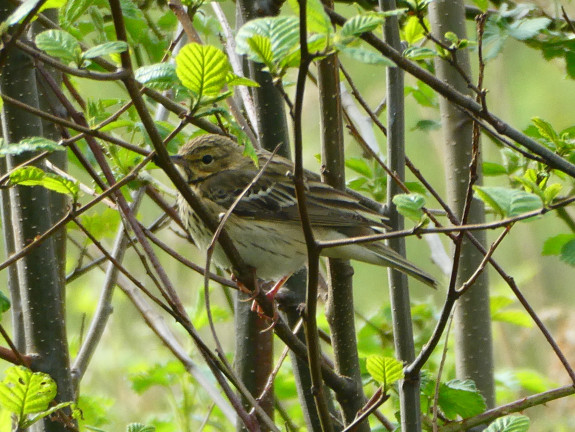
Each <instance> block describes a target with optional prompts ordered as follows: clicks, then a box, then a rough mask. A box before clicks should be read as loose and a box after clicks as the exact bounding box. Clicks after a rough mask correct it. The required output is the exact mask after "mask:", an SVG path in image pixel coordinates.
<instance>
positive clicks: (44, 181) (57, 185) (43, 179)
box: [10, 166, 80, 199]
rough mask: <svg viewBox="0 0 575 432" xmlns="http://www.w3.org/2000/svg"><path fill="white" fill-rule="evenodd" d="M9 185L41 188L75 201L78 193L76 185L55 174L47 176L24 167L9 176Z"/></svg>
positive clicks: (38, 169)
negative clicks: (69, 197) (64, 195)
mask: <svg viewBox="0 0 575 432" xmlns="http://www.w3.org/2000/svg"><path fill="white" fill-rule="evenodd" d="M10 184H12V185H21V186H42V187H45V188H46V189H50V190H52V191H54V192H58V193H61V194H66V195H71V196H72V197H74V199H76V198H77V197H78V194H79V193H80V187H79V186H78V183H76V182H73V181H71V180H68V179H65V178H64V177H62V176H59V175H56V174H49V173H45V172H44V171H42V170H41V169H40V168H37V167H34V166H26V167H22V168H19V169H17V170H15V171H13V172H12V173H11V174H10Z"/></svg>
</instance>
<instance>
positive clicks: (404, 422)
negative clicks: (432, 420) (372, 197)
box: [380, 0, 421, 431]
mask: <svg viewBox="0 0 575 432" xmlns="http://www.w3.org/2000/svg"><path fill="white" fill-rule="evenodd" d="M380 6H381V8H382V10H391V9H395V8H396V4H395V0H380ZM384 38H385V41H386V42H387V43H388V44H389V45H391V46H392V47H393V48H394V49H396V50H398V51H401V40H400V38H399V24H398V20H397V17H395V16H393V17H388V18H387V19H386V20H385V24H384ZM387 100H388V103H387V123H388V124H387V158H388V164H389V166H390V168H391V170H392V171H393V172H394V173H395V174H396V175H397V177H398V178H399V179H401V180H404V179H405V117H404V116H405V112H404V110H405V108H404V93H403V71H402V70H401V69H400V68H398V67H388V68H387ZM402 192H403V191H402V190H401V189H400V187H399V185H398V184H397V183H396V182H395V181H394V179H393V177H392V176H388V177H387V206H388V209H389V225H390V226H391V227H392V229H394V230H401V229H403V227H404V223H403V218H402V217H401V216H400V215H399V213H397V210H396V208H395V206H394V205H393V202H392V199H393V197H394V195H396V194H398V193H402ZM388 244H389V246H390V247H391V248H393V249H394V250H396V251H397V252H399V253H400V254H401V255H403V256H405V239H403V238H401V237H399V238H396V239H390V240H389V241H388ZM388 278H389V289H390V300H391V310H392V319H393V334H394V341H395V349H396V352H397V356H398V358H399V360H401V361H403V362H406V363H410V362H412V361H413V359H414V358H415V348H414V342H413V327H412V323H411V304H410V298H409V290H408V282H407V277H406V276H405V275H404V274H403V273H400V272H398V271H396V270H392V269H389V270H388ZM419 385H420V380H419V376H410V377H409V378H406V379H404V380H402V381H400V385H399V398H400V406H401V429H402V430H403V431H420V430H421V419H420V402H419Z"/></svg>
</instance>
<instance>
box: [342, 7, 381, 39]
mask: <svg viewBox="0 0 575 432" xmlns="http://www.w3.org/2000/svg"><path fill="white" fill-rule="evenodd" d="M383 21H384V18H383V17H382V16H381V15H379V14H376V13H367V14H362V15H356V16H354V17H351V18H350V19H348V20H347V21H346V22H345V24H344V25H343V27H342V28H341V36H342V37H344V38H347V37H354V38H355V37H358V36H361V35H362V34H363V33H365V32H370V31H373V30H375V29H376V28H377V27H379V26H380V25H381V24H383Z"/></svg>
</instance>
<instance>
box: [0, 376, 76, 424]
mask: <svg viewBox="0 0 575 432" xmlns="http://www.w3.org/2000/svg"><path fill="white" fill-rule="evenodd" d="M56 393H57V389H56V383H55V382H54V380H53V379H52V378H50V376H49V375H47V374H45V373H42V372H32V371H31V370H30V369H27V368H25V367H24V366H12V367H10V368H8V369H7V370H6V372H5V377H4V380H3V381H2V383H1V384H0V404H2V406H3V407H4V408H6V409H7V410H9V411H10V412H12V413H13V414H14V415H15V417H16V422H17V424H18V428H19V429H26V428H28V427H30V426H31V425H33V424H34V423H36V422H37V421H39V420H41V419H43V418H44V417H46V416H49V415H50V414H52V413H54V412H56V411H58V410H60V409H62V408H65V407H68V406H70V405H71V404H72V402H64V403H59V404H57V405H55V406H52V407H50V408H48V407H49V405H50V402H52V400H53V399H54V397H55V396H56ZM32 414H36V415H35V416H31V415H32Z"/></svg>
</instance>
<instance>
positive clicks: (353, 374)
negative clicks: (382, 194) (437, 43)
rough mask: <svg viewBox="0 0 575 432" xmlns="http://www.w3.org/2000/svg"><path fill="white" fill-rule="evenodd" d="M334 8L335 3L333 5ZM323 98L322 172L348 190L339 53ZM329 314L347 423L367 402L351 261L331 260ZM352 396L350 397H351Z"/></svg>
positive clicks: (324, 73) (322, 86) (332, 59)
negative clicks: (345, 388)
mask: <svg viewBox="0 0 575 432" xmlns="http://www.w3.org/2000/svg"><path fill="white" fill-rule="evenodd" d="M331 6H332V7H333V5H331ZM318 86H319V97H320V116H321V137H322V160H323V168H324V170H323V175H324V179H325V180H326V182H327V183H328V184H329V185H331V186H333V187H335V188H338V189H340V190H345V171H344V169H345V157H344V151H343V119H342V107H341V97H340V95H341V91H340V81H339V67H338V59H337V56H336V55H331V56H329V57H327V58H325V59H323V60H322V61H321V62H320V63H319V65H318ZM328 268H329V284H328V294H329V295H328V300H327V305H326V317H327V319H328V322H329V325H330V329H331V341H332V347H333V352H334V360H335V370H336V372H337V373H338V374H340V375H341V376H346V377H349V378H351V380H353V381H354V383H355V387H356V392H355V394H353V395H352V394H351V393H350V392H346V394H345V395H344V394H341V393H337V394H336V398H337V400H338V402H339V404H340V407H341V410H342V413H343V421H344V424H345V425H348V424H350V423H351V422H352V421H353V420H354V419H355V417H356V415H357V413H358V411H359V410H360V409H361V408H362V407H363V404H364V403H365V395H364V394H363V387H362V382H361V374H360V367H359V356H358V353H357V337H356V334H355V321H354V318H355V315H354V307H353V268H352V267H351V266H350V264H349V261H348V260H340V259H330V260H329V264H328ZM350 396H351V397H350ZM355 430H357V431H369V423H368V421H367V420H366V421H363V422H362V423H361V424H359V425H357V426H356V429H355Z"/></svg>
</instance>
